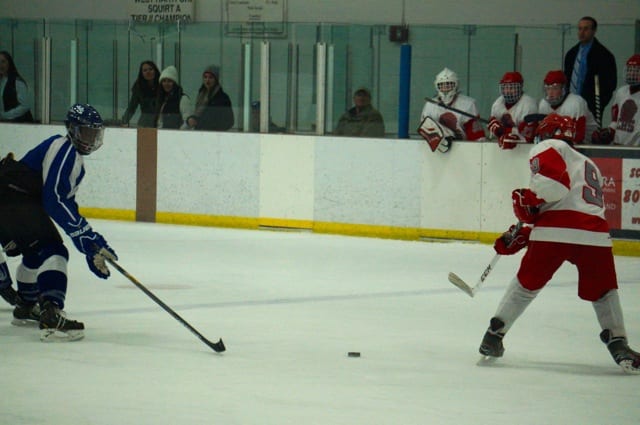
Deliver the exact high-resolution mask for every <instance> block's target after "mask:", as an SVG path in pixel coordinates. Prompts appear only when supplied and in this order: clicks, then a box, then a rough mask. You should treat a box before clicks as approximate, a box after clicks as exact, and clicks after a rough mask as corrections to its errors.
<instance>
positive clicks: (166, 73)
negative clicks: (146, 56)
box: [156, 65, 193, 129]
mask: <svg viewBox="0 0 640 425" xmlns="http://www.w3.org/2000/svg"><path fill="white" fill-rule="evenodd" d="M192 114H193V106H192V105H191V100H189V96H187V95H186V94H185V93H184V90H183V89H182V87H181V86H180V84H178V70H177V69H176V67H175V66H173V65H171V66H168V67H166V68H165V69H164V70H163V71H162V73H161V74H160V92H159V94H158V112H157V116H156V124H157V127H158V128H175V129H178V128H180V129H185V128H188V126H187V124H186V120H187V118H188V117H190V116H191V115H192Z"/></svg>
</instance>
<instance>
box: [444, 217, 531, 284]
mask: <svg viewBox="0 0 640 425" xmlns="http://www.w3.org/2000/svg"><path fill="white" fill-rule="evenodd" d="M523 224H524V223H522V222H521V221H518V223H517V224H516V225H515V226H513V229H511V231H509V233H508V234H507V236H508V237H509V240H510V242H509V245H510V244H511V243H513V241H514V240H515V237H516V235H517V234H518V232H519V231H520V229H521V228H522V226H523ZM500 257H502V255H500V254H496V255H494V256H493V258H492V259H491V262H490V263H489V264H488V265H487V267H485V269H484V271H483V272H482V274H481V275H480V277H479V278H478V281H477V282H476V284H475V286H469V285H468V284H467V283H466V282H465V281H464V280H462V279H461V278H460V277H459V276H458V275H456V274H455V273H449V282H451V283H453V284H454V285H455V286H457V287H458V288H460V289H462V290H463V291H464V292H466V293H467V294H468V295H469V296H470V297H473V296H474V295H475V294H476V291H477V290H478V289H479V288H480V287H481V286H482V284H483V283H484V281H485V280H486V279H487V277H488V276H489V274H490V273H491V271H492V270H493V269H494V267H495V266H496V264H497V263H498V260H500Z"/></svg>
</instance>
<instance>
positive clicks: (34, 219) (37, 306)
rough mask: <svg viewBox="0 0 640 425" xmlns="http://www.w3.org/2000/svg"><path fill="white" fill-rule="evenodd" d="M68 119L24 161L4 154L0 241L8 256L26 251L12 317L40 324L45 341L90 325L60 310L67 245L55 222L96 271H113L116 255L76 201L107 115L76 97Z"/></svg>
mask: <svg viewBox="0 0 640 425" xmlns="http://www.w3.org/2000/svg"><path fill="white" fill-rule="evenodd" d="M65 125H66V127H67V134H66V135H65V136H60V135H55V136H52V137H50V138H48V139H47V140H45V141H43V142H42V143H40V144H39V145H38V146H36V147H35V148H34V149H32V150H31V151H29V152H28V153H27V154H26V155H25V156H24V157H23V158H22V159H21V160H20V161H16V160H14V159H13V156H12V155H11V154H10V155H8V156H7V157H5V158H4V159H2V160H1V161H0V244H1V245H2V247H3V249H4V251H5V253H6V254H7V255H9V256H17V255H21V256H22V261H21V263H20V264H19V266H18V267H17V271H16V281H17V286H18V291H17V297H16V300H15V302H16V307H15V309H14V311H13V316H14V319H13V322H12V323H13V324H15V325H24V324H29V323H38V324H39V327H40V329H41V334H40V339H41V340H42V341H53V340H62V341H73V340H77V339H81V338H82V337H83V336H84V324H83V323H81V322H78V321H75V320H71V319H67V318H66V316H65V314H64V312H63V311H62V310H63V308H64V302H65V296H66V292H67V262H68V260H69V251H68V250H67V248H66V247H65V245H64V243H63V240H62V238H61V236H60V233H59V232H58V230H57V228H56V226H55V225H54V222H55V223H56V224H57V225H58V226H59V227H60V228H62V229H63V230H64V231H65V233H67V235H69V237H70V238H71V240H72V241H73V243H74V245H75V247H76V248H77V249H78V250H79V251H80V252H81V253H83V254H84V255H85V256H86V260H87V264H88V265H89V268H90V269H91V271H92V272H93V273H94V274H95V275H97V276H98V277H100V278H103V279H106V278H108V277H109V269H108V268H107V266H106V260H105V259H107V258H108V259H111V260H116V259H117V256H116V253H115V252H114V250H113V249H111V247H109V245H108V244H107V242H106V241H105V239H104V238H103V237H102V236H101V235H100V234H99V233H97V232H95V231H94V230H93V229H92V227H91V225H90V224H89V223H88V222H87V220H86V219H85V218H84V217H83V216H82V215H80V213H79V211H78V205H77V204H76V201H75V194H76V191H77V190H78V186H79V185H80V183H81V182H82V178H83V177H84V174H85V170H84V162H83V156H85V155H89V154H91V153H92V152H94V151H96V150H97V149H98V148H99V147H100V146H101V145H102V137H103V133H104V125H103V121H102V118H101V117H100V114H99V113H98V111H96V110H95V108H93V107H92V106H91V105H83V104H76V105H73V106H72V107H71V108H70V109H69V111H68V113H67V117H66V120H65Z"/></svg>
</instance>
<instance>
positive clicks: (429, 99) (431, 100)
mask: <svg viewBox="0 0 640 425" xmlns="http://www.w3.org/2000/svg"><path fill="white" fill-rule="evenodd" d="M424 100H426V101H427V102H430V103H433V104H436V105H438V106H440V107H441V108H444V109H448V110H450V111H453V112H457V113H459V114H460V115H464V116H465V117H469V118H475V119H477V120H478V121H480V122H483V123H485V124H489V120H487V119H484V118H480V117H478V116H476V115H473V114H470V113H468V112H465V111H461V110H460V109H457V108H454V107H452V106H447V105H445V104H444V103H442V102H438V101H437V100H433V99H431V98H430V97H425V98H424Z"/></svg>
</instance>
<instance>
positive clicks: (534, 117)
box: [524, 114, 547, 123]
mask: <svg viewBox="0 0 640 425" xmlns="http://www.w3.org/2000/svg"><path fill="white" fill-rule="evenodd" d="M546 116H547V114H529V115H525V116H524V122H526V123H531V122H540V121H542V120H543V119H544V117H546Z"/></svg>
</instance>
